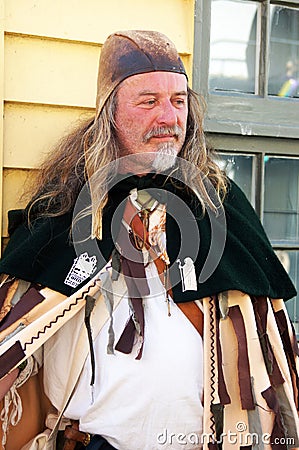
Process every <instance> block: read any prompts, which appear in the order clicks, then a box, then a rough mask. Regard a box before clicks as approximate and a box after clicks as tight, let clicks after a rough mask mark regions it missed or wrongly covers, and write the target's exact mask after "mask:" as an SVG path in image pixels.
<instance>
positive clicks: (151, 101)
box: [144, 98, 156, 105]
mask: <svg viewBox="0 0 299 450" xmlns="http://www.w3.org/2000/svg"><path fill="white" fill-rule="evenodd" d="M144 103H145V104H146V105H154V104H155V103H156V100H155V99H153V98H152V99H150V100H146V101H145V102H144Z"/></svg>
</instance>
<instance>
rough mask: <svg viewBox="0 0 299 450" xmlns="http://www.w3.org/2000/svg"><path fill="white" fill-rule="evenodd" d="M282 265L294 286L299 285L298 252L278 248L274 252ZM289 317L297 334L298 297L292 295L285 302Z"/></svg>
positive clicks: (298, 329)
mask: <svg viewBox="0 0 299 450" xmlns="http://www.w3.org/2000/svg"><path fill="white" fill-rule="evenodd" d="M276 254H277V256H278V258H279V259H280V261H281V263H282V265H283V266H284V268H285V269H286V271H287V272H288V274H289V275H290V277H291V279H292V281H293V283H294V285H295V286H297V287H298V286H299V252H298V251H286V250H278V251H277V252H276ZM286 307H287V310H288V313H289V315H290V318H291V320H292V322H293V324H294V327H295V331H296V334H297V335H299V299H298V295H297V297H294V298H293V299H291V300H288V301H287V302H286Z"/></svg>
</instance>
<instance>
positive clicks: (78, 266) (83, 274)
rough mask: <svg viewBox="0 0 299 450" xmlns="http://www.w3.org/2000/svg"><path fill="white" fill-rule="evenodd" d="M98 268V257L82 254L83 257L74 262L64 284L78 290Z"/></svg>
mask: <svg viewBox="0 0 299 450" xmlns="http://www.w3.org/2000/svg"><path fill="white" fill-rule="evenodd" d="M96 267H97V257H96V256H88V253H87V252H85V253H82V255H80V256H78V258H76V259H75V260H74V263H73V265H72V267H71V270H70V271H69V273H68V274H67V276H66V279H65V280H64V284H66V285H67V286H71V287H73V288H76V287H77V286H79V284H81V283H82V282H83V281H85V280H86V279H87V278H88V277H89V276H90V275H92V274H93V272H94V271H95V270H96Z"/></svg>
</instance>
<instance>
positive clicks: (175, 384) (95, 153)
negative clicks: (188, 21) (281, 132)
mask: <svg viewBox="0 0 299 450" xmlns="http://www.w3.org/2000/svg"><path fill="white" fill-rule="evenodd" d="M85 182H87V184H86V185H85ZM10 233H11V240H10V242H9V244H8V247H7V249H6V252H5V254H4V257H3V260H2V262H1V263H0V270H1V272H2V273H3V274H5V275H4V277H3V282H2V287H1V298H2V304H3V306H2V309H1V314H2V316H3V319H2V322H1V325H2V328H0V331H1V332H2V345H1V346H0V351H1V348H2V353H1V354H2V356H1V360H0V361H1V364H2V372H1V376H2V377H3V379H2V386H3V393H5V392H6V391H7V390H8V389H9V387H10V386H11V388H10V390H9V391H8V393H7V394H6V396H5V404H4V408H3V411H2V420H3V425H4V426H3V430H4V434H3V444H4V448H7V449H10V448H14V450H16V447H17V448H24V449H25V448H26V449H28V448H44V449H50V448H59V446H64V448H65V449H66V448H75V446H76V448H77V449H78V448H84V446H85V447H86V448H87V449H89V450H90V449H113V448H115V449H119V450H133V449H134V450H136V449H139V450H144V449H146V450H150V449H162V448H169V449H170V448H171V449H180V448H182V445H183V446H184V448H185V449H199V448H202V446H203V448H210V449H218V448H219V449H220V448H223V449H225V450H227V449H233V448H234V449H239V448H243V449H245V448H246V449H251V448H252V449H260V448H267V449H268V448H269V449H270V448H273V449H287V448H296V447H297V446H298V445H299V442H298V432H299V425H298V418H297V412H296V411H297V408H298V389H299V380H298V375H297V364H298V347H297V343H296V339H295V335H294V332H293V329H292V325H291V323H290V321H289V319H288V316H287V313H286V310H285V307H284V304H283V300H282V299H285V300H286V299H288V298H291V297H293V296H294V295H295V294H296V291H295V289H294V287H293V285H292V283H291V281H290V280H289V278H288V276H287V274H286V272H285V271H284V269H283V267H282V266H281V264H280V263H279V261H278V259H277V257H276V256H275V254H274V252H273V251H272V249H271V246H270V244H269V241H268V240H267V237H266V236H265V233H264V231H263V229H262V227H261V225H260V223H259V221H258V219H257V217H256V215H255V213H254V212H253V210H252V208H251V206H250V205H249V203H248V201H247V200H246V198H245V196H244V195H243V194H242V193H241V192H240V190H239V189H238V188H237V186H236V185H235V184H234V183H233V182H232V181H231V180H228V179H227V178H226V176H225V174H223V173H222V172H221V171H220V169H219V168H218V166H217V165H216V163H215V162H214V161H213V159H212V154H211V151H210V150H208V149H207V147H206V144H205V138H204V133H203V129H202V110H201V107H200V102H199V101H198V99H197V96H196V94H195V93H194V92H193V91H192V90H191V89H190V88H189V87H188V85H187V75H186V72H185V69H184V66H183V64H182V62H181V60H180V58H179V55H178V53H177V51H176V49H175V47H174V46H173V44H172V43H171V42H170V41H169V39H168V38H167V37H165V36H164V35H162V34H160V33H157V32H150V31H126V32H119V33H114V34H112V35H111V36H109V38H108V39H107V41H106V42H105V44H104V46H103V48H102V52H101V59H100V65H99V78H98V95H97V108H96V116H95V118H94V119H93V120H90V121H88V122H87V123H85V124H83V125H82V126H80V127H79V128H78V129H77V130H75V131H74V133H73V134H71V135H69V136H68V137H67V138H66V139H65V140H64V141H63V142H62V143H61V144H60V146H59V147H58V149H57V150H56V152H54V153H53V154H52V156H51V157H50V158H49V159H48V160H47V162H46V163H45V165H44V166H43V168H42V169H41V172H40V179H39V181H38V187H37V190H36V192H35V193H34V194H33V196H32V199H31V201H30V202H29V204H28V206H27V208H26V210H25V211H22V212H20V211H15V212H11V213H10ZM20 255H22V258H21V256H20ZM24 261H26V264H25V265H24ZM88 280H90V281H88ZM66 297H67V298H66ZM24 299H25V300H24ZM28 303H30V305H29V306H28ZM83 304H84V308H83V307H82V305H83ZM20 305H23V308H21V307H20ZM48 305H49V306H48ZM12 306H13V308H12ZM8 311H10V313H7V312H8ZM11 311H13V313H14V317H13V319H12V318H11V316H12V315H13V314H12V313H11ZM18 311H19V313H18ZM24 325H26V326H24ZM7 330H8V331H7ZM4 338H5V340H4ZM41 350H42V352H41ZM12 360H13V362H12ZM21 361H27V364H26V363H25V364H22V365H21V366H20V365H19V363H20V362H21ZM24 365H25V368H24V367H23V366H24ZM41 366H42V367H43V388H44V390H45V393H46V396H47V399H48V400H49V401H50V403H51V405H52V408H53V407H54V409H52V410H51V409H50V408H49V405H47V408H46V409H47V411H46V412H47V422H46V423H47V427H48V429H47V430H45V432H43V433H40V434H39V435H38V436H37V437H35V438H34V439H33V440H32V441H31V443H29V444H26V445H25V446H24V447H22V446H23V445H24V444H25V443H26V442H27V441H29V439H30V438H31V437H33V435H34V433H33V432H32V433H33V434H31V435H30V433H31V431H30V432H28V433H27V436H26V439H25V438H23V439H20V438H19V440H18V444H16V442H17V441H16V440H15V439H16V437H12V436H13V435H14V428H13V427H11V426H10V427H9V424H10V423H11V424H13V425H15V424H16V423H17V422H18V419H16V417H14V418H13V417H12V416H11V415H10V413H11V412H12V413H14V412H15V409H14V408H13V407H12V406H11V405H10V403H9V402H11V403H13V402H14V404H15V405H18V406H19V409H17V412H20V405H21V403H20V401H19V402H18V401H17V399H18V397H17V395H18V394H17V392H18V387H19V386H21V385H22V387H21V388H20V389H19V391H20V393H21V390H22V388H23V389H24V390H25V387H26V386H27V385H29V384H30V382H31V384H32V381H31V380H32V379H34V376H36V375H35V373H36V371H38V370H39V373H40V374H41V373H42V370H41V369H40V367H41ZM7 372H8V375H6V376H5V374H6V373H7ZM29 377H30V378H29ZM28 378H29V379H28ZM25 380H28V381H27V382H25ZM24 383H25V384H24ZM24 396H25V394H23V398H24ZM23 406H24V408H25V407H26V406H27V405H26V404H24V401H23ZM40 411H42V410H40ZM41 414H42V412H41ZM28 415H29V413H28V412H26V411H24V412H23V417H22V419H21V421H20V423H19V425H16V428H15V429H17V427H18V426H20V424H21V422H22V420H23V418H24V417H25V418H26V417H28ZM35 415H36V414H35ZM54 416H55V417H56V418H55V420H53V418H54ZM30 418H31V421H32V422H34V412H33V413H32V415H30ZM39 426H40V424H36V423H35V433H36V432H37V430H38V427H39ZM58 429H59V430H60V431H59V432H58V433H57V431H58ZM51 430H52V431H51ZM63 430H65V431H63ZM57 434H58V439H57V441H56V435H57ZM19 436H20V433H19ZM13 439H14V440H13Z"/></svg>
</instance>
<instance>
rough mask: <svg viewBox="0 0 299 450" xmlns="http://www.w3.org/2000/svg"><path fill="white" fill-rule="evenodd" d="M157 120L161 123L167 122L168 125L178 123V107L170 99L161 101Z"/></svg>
mask: <svg viewBox="0 0 299 450" xmlns="http://www.w3.org/2000/svg"><path fill="white" fill-rule="evenodd" d="M157 122H158V123H159V124H161V125H163V124H165V125H168V126H173V125H176V124H177V114H176V108H175V107H174V105H173V104H172V103H171V101H170V100H165V101H164V102H162V103H161V105H160V111H159V115H158V118H157Z"/></svg>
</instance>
